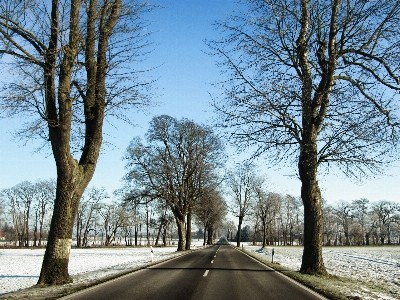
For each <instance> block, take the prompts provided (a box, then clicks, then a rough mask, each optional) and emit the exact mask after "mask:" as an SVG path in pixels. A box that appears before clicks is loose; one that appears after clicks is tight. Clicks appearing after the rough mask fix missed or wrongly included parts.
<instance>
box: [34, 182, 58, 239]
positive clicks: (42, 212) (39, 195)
mask: <svg viewBox="0 0 400 300" xmlns="http://www.w3.org/2000/svg"><path fill="white" fill-rule="evenodd" d="M56 186H57V183H56V181H55V180H53V179H51V180H39V181H38V182H36V183H35V195H36V201H35V205H34V209H35V229H34V232H35V241H34V245H36V240H37V237H36V234H37V231H38V230H39V238H38V241H37V242H38V244H37V245H38V246H41V245H42V243H43V238H44V229H45V225H46V222H47V221H48V219H47V218H48V216H49V215H50V216H51V212H52V211H53V205H54V199H55V197H56ZM38 225H39V228H38Z"/></svg>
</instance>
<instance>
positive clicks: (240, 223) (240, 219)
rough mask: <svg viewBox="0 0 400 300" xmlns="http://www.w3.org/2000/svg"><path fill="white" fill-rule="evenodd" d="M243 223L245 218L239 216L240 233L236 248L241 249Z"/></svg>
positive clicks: (238, 233)
mask: <svg viewBox="0 0 400 300" xmlns="http://www.w3.org/2000/svg"><path fill="white" fill-rule="evenodd" d="M242 222H243V216H239V225H238V232H237V240H236V247H240V242H241V240H242Z"/></svg>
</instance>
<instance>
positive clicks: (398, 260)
mask: <svg viewBox="0 0 400 300" xmlns="http://www.w3.org/2000/svg"><path fill="white" fill-rule="evenodd" d="M272 248H273V247H268V248H264V249H260V246H245V249H247V250H250V251H252V252H254V253H256V254H258V255H261V256H269V257H271V256H272ZM274 253H275V254H274V262H278V263H279V264H280V265H282V266H285V267H287V268H290V269H292V270H299V269H300V266H301V258H302V255H303V248H302V247H295V246H277V247H274ZM322 256H323V258H324V264H325V267H326V269H327V270H328V272H329V273H330V274H332V275H336V276H341V277H349V278H353V279H356V280H360V282H361V281H362V282H368V283H370V284H371V285H372V286H379V287H383V288H384V289H385V290H386V291H387V292H388V294H390V295H393V296H392V297H390V296H386V295H379V299H400V247H399V246H387V247H384V246H382V247H381V246H380V247H324V248H323V250H322ZM358 288H359V289H360V291H359V294H360V296H361V295H362V299H376V298H368V297H367V296H366V295H365V293H367V292H368V288H365V287H362V286H359V287H358ZM362 289H364V293H363V291H362ZM353 295H354V293H353Z"/></svg>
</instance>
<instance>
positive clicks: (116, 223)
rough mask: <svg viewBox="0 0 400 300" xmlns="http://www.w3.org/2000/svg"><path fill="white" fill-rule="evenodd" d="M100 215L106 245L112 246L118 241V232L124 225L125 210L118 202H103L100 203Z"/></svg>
mask: <svg viewBox="0 0 400 300" xmlns="http://www.w3.org/2000/svg"><path fill="white" fill-rule="evenodd" d="M99 215H100V216H101V219H102V225H103V230H104V231H103V233H104V238H105V239H104V246H111V245H113V243H114V242H116V238H117V233H118V230H119V229H120V228H122V227H123V226H124V222H125V220H126V218H125V211H124V210H123V208H122V207H121V205H120V204H119V203H117V202H114V203H101V204H100V205H99Z"/></svg>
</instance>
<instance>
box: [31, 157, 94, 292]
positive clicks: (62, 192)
mask: <svg viewBox="0 0 400 300" xmlns="http://www.w3.org/2000/svg"><path fill="white" fill-rule="evenodd" d="M70 162H71V164H70V167H69V168H66V167H65V166H64V168H63V169H64V171H66V172H62V171H60V170H58V178H57V192H56V200H55V202H54V211H53V217H52V220H51V227H50V228H51V230H50V232H49V237H48V242H47V247H46V252H45V255H44V258H43V265H42V269H41V273H40V277H39V281H38V285H55V284H64V283H68V282H71V281H72V279H71V277H70V276H69V273H68V263H69V255H70V250H71V243H72V239H71V237H72V230H73V227H74V220H75V216H76V213H77V210H78V207H79V201H80V198H81V196H82V194H83V191H84V190H85V188H86V186H87V185H88V183H89V181H90V179H91V177H92V175H93V172H94V167H93V166H91V168H92V169H93V171H92V172H90V173H89V174H87V173H86V174H84V173H83V172H82V171H81V169H82V168H81V167H80V166H79V165H78V163H77V161H75V160H73V159H72V158H71V159H70ZM65 169H67V170H65Z"/></svg>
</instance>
